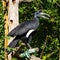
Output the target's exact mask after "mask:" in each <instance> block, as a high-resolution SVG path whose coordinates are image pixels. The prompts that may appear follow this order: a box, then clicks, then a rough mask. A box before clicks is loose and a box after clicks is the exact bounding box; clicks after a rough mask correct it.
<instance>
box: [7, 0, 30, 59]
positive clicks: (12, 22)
mask: <svg viewBox="0 0 60 60" xmlns="http://www.w3.org/2000/svg"><path fill="white" fill-rule="evenodd" d="M22 1H24V2H31V0H9V9H8V20H9V23H8V24H9V32H10V31H11V30H12V29H14V28H15V27H16V26H17V25H18V24H19V21H18V20H19V14H18V5H19V2H20V3H21V2H22ZM12 40H13V38H11V39H10V40H9V42H8V45H9V43H10V42H11V41H12ZM11 59H12V56H11V54H9V55H8V60H11Z"/></svg>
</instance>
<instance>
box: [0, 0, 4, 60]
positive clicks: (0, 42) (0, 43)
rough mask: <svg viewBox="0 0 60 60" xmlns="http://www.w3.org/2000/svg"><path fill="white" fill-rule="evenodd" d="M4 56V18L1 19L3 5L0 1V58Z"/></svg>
mask: <svg viewBox="0 0 60 60" xmlns="http://www.w3.org/2000/svg"><path fill="white" fill-rule="evenodd" d="M3 58H4V20H3V6H2V3H1V1H0V60H3Z"/></svg>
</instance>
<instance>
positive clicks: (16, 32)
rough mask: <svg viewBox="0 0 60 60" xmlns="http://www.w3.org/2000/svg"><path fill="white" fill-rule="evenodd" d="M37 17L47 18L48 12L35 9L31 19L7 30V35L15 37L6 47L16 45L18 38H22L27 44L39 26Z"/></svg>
mask: <svg viewBox="0 0 60 60" xmlns="http://www.w3.org/2000/svg"><path fill="white" fill-rule="evenodd" d="M38 17H42V18H49V15H48V14H45V13H43V12H42V11H37V12H35V13H34V18H33V20H30V21H26V22H23V23H21V24H19V25H18V26H17V27H15V28H14V29H13V30H12V31H11V32H9V34H8V36H12V37H13V36H15V39H13V41H12V42H11V43H10V44H9V45H8V47H12V48H14V47H16V44H17V43H18V42H19V41H20V40H24V42H25V43H26V44H27V43H29V41H30V40H31V35H32V33H33V32H34V31H36V29H37V28H38V26H39V19H38ZM30 30H33V31H32V32H31V33H30V34H29V36H28V37H26V34H27V33H28V32H29V31H30Z"/></svg>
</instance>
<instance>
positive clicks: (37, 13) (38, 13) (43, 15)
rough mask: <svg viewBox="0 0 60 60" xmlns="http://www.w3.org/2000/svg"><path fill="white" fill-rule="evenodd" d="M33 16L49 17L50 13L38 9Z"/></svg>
mask: <svg viewBox="0 0 60 60" xmlns="http://www.w3.org/2000/svg"><path fill="white" fill-rule="evenodd" d="M34 17H41V18H45V19H49V18H50V15H49V14H46V13H44V12H42V11H41V10H39V11H37V12H35V13H34Z"/></svg>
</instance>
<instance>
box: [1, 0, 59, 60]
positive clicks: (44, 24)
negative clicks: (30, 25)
mask: <svg viewBox="0 0 60 60" xmlns="http://www.w3.org/2000/svg"><path fill="white" fill-rule="evenodd" d="M40 9H42V10H43V11H44V12H46V13H48V14H49V15H50V16H51V18H50V19H49V20H45V19H40V18H39V20H40V26H39V28H38V29H37V33H36V34H35V35H34V36H33V39H32V42H31V46H32V47H38V48H39V49H40V51H39V53H38V54H37V56H39V57H40V55H41V52H42V50H43V48H44V42H45V40H46V36H47V35H48V38H47V44H46V47H45V49H44V52H43V55H42V60H58V54H59V39H58V36H59V32H58V30H59V28H58V23H59V22H60V21H59V20H60V0H33V2H31V3H26V2H25V3H23V2H22V3H20V4H19V21H20V23H21V22H23V21H26V20H32V19H33V13H34V12H35V11H37V10H40ZM3 26H4V20H3V8H2V3H1V1H0V60H3V58H4V57H3V56H4V49H3V47H4V28H3Z"/></svg>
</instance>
